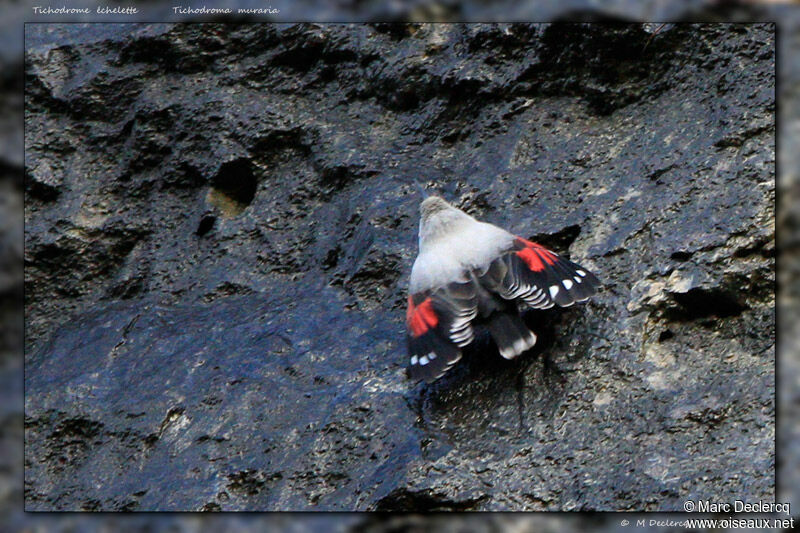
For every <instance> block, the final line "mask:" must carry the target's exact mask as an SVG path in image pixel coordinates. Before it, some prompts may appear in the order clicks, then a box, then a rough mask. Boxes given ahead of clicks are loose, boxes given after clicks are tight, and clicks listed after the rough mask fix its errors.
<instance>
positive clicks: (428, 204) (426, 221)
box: [419, 196, 472, 246]
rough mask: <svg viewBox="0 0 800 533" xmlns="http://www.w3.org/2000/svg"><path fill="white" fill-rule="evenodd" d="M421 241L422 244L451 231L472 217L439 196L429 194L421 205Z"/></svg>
mask: <svg viewBox="0 0 800 533" xmlns="http://www.w3.org/2000/svg"><path fill="white" fill-rule="evenodd" d="M419 215H420V218H419V241H420V246H422V245H423V244H424V243H425V242H427V241H430V240H434V239H436V238H438V237H439V236H441V235H443V234H446V233H447V232H448V231H451V230H452V229H453V228H454V226H457V225H458V224H462V223H464V222H465V221H468V220H472V217H470V216H469V215H467V214H466V213H464V212H463V211H461V210H460V209H458V208H456V207H453V206H452V205H450V204H449V203H447V202H446V201H444V199H442V198H441V197H439V196H428V197H427V198H425V199H424V200H422V203H421V204H420V205H419Z"/></svg>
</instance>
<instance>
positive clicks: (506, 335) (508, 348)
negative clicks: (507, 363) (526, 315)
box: [488, 312, 536, 359]
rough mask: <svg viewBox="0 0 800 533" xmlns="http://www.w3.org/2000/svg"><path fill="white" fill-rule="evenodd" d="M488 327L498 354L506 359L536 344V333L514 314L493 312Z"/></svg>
mask: <svg viewBox="0 0 800 533" xmlns="http://www.w3.org/2000/svg"><path fill="white" fill-rule="evenodd" d="M488 328H489V333H491V335H492V338H493V339H494V342H495V343H496V344H497V347H498V348H499V349H500V355H502V356H503V357H505V358H506V359H513V358H515V357H516V356H518V355H519V354H521V353H522V352H524V351H526V350H530V349H531V348H533V345H534V344H536V334H534V333H533V332H532V331H531V330H529V329H528V327H527V326H526V325H525V323H524V322H522V319H521V318H520V317H519V316H518V315H516V314H511V313H502V312H501V313H494V314H492V316H491V317H489V323H488Z"/></svg>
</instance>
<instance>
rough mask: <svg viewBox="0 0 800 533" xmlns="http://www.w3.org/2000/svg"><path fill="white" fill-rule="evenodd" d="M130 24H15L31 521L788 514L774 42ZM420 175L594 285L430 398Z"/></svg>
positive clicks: (763, 33) (595, 29)
mask: <svg viewBox="0 0 800 533" xmlns="http://www.w3.org/2000/svg"><path fill="white" fill-rule="evenodd" d="M50 28H51V29H50V30H49V31H59V29H58V27H55V29H53V27H50ZM127 28H128V29H129V32H128V33H127V34H122V33H121V32H120V28H119V27H117V28H115V30H114V34H113V35H99V36H98V35H83V36H81V35H74V32H73V33H71V34H70V35H69V39H68V40H69V42H70V44H67V45H60V46H55V45H50V44H48V43H49V42H51V40H48V39H37V36H36V33H35V30H34V31H32V32H29V34H28V35H27V37H28V39H30V42H29V46H28V48H27V55H26V61H25V74H26V78H25V87H26V109H27V114H26V138H25V142H26V147H27V151H26V161H25V163H26V181H25V199H26V206H25V207H26V209H25V223H26V225H25V231H26V235H25V236H26V245H25V261H26V272H25V276H26V278H25V289H26V302H25V309H26V318H27V322H26V330H25V334H26V339H25V343H26V353H27V356H26V380H25V386H26V405H25V435H26V441H27V447H26V450H25V470H26V472H25V473H26V476H25V501H26V508H27V509H28V510H80V509H91V510H122V509H125V510H155V509H158V510H200V509H204V510H238V509H242V510H278V509H283V510H287V509H291V510H311V509H315V510H317V509H318V510H410V509H414V510H437V509H449V510H473V509H474V510H618V509H619V510H664V511H677V510H681V508H682V503H683V501H685V500H686V499H709V500H713V501H732V500H734V499H743V500H749V501H758V500H759V499H763V500H772V499H773V498H774V495H775V489H774V470H775V450H774V439H775V423H774V419H775V399H774V395H775V387H774V384H775V371H774V363H775V359H774V347H775V312H774V309H775V294H774V284H775V275H774V272H775V258H774V255H775V246H774V239H775V210H774V208H775V145H774V127H775V122H774V113H775V95H774V91H775V77H774V67H775V41H774V31H773V30H774V28H773V26H772V25H769V24H761V25H748V26H739V25H718V26H714V25H674V26H672V25H671V26H665V27H653V26H651V25H641V24H631V25H607V26H602V25H563V24H554V25H468V26H464V25H435V24H434V25H428V24H415V25H408V26H406V25H403V26H401V25H393V24H373V25H276V26H263V25H251V26H247V25H245V26H224V25H219V26H218V25H196V26H191V25H189V26H180V25H177V26H173V25H135V26H133V25H132V26H129V27H127ZM61 31H64V32H65V33H69V32H70V31H71V30H70V29H69V28H68V27H66V26H64V27H63V30H61ZM416 179H422V180H425V181H427V182H429V183H430V184H431V185H434V184H435V185H436V186H437V187H439V189H440V190H441V192H442V194H443V195H444V196H446V197H447V198H448V199H450V200H452V201H454V202H455V203H456V204H457V205H459V206H460V207H462V208H464V209H466V210H467V211H469V212H471V213H473V214H475V215H476V216H478V217H479V218H482V219H485V220H488V221H490V222H493V223H496V224H499V225H501V226H504V227H507V228H508V229H510V230H512V231H514V232H516V233H518V234H520V235H521V236H523V237H526V238H533V239H534V240H538V241H540V242H542V243H543V244H546V245H548V246H551V247H552V248H554V249H555V250H556V251H558V252H560V253H564V254H566V255H568V256H569V257H571V258H572V259H573V260H575V261H578V262H580V263H582V264H585V265H586V266H587V267H589V268H591V269H592V270H593V271H595V272H596V273H597V274H598V275H599V276H600V278H601V279H602V280H603V281H604V284H605V286H604V289H603V291H602V292H601V293H600V294H599V295H598V296H597V297H596V298H594V299H593V300H592V301H591V302H589V303H588V304H586V305H583V306H576V307H572V308H569V309H566V310H563V311H555V312H546V313H531V314H529V315H528V316H527V320H528V322H529V325H531V327H532V328H533V329H534V330H535V331H536V332H537V334H539V336H540V338H541V341H540V343H539V344H538V346H537V348H536V349H534V350H533V352H532V353H529V354H526V355H525V356H523V357H521V358H519V359H518V360H516V361H512V362H506V361H503V360H502V359H501V358H500V357H499V356H498V355H497V353H496V350H495V349H494V346H493V345H492V344H491V342H490V341H488V340H487V339H485V338H482V339H480V340H479V341H478V342H476V343H475V345H473V346H472V347H471V348H469V349H468V350H467V352H466V353H465V359H464V361H463V362H462V364H460V365H459V366H458V367H456V368H455V369H454V370H453V371H452V372H451V373H450V374H449V375H448V376H446V377H445V378H443V379H442V380H440V381H439V382H437V383H435V384H434V385H432V386H425V385H422V384H416V383H412V382H410V381H409V380H408V379H407V378H406V377H405V371H404V365H405V362H406V355H405V348H404V340H403V335H404V333H403V332H404V326H403V319H404V306H405V284H406V282H407V276H408V272H409V270H410V265H411V262H412V260H413V257H414V254H415V252H416V242H415V239H416V237H415V232H416V223H417V216H416V206H417V203H418V197H417V196H416V195H415V193H414V192H413V191H414V188H413V181H414V180H416Z"/></svg>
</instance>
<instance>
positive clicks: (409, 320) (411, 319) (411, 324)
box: [406, 296, 439, 337]
mask: <svg viewBox="0 0 800 533" xmlns="http://www.w3.org/2000/svg"><path fill="white" fill-rule="evenodd" d="M438 323H439V318H438V317H437V316H436V312H435V311H434V310H433V302H432V301H431V299H430V297H428V298H425V300H424V301H423V302H422V303H421V304H419V305H414V299H413V298H412V297H411V296H409V297H408V311H406V324H407V325H408V330H409V331H410V332H411V335H412V336H413V337H419V336H421V335H424V334H425V333H426V332H427V331H428V330H429V329H431V328H435V327H436V325H437V324H438Z"/></svg>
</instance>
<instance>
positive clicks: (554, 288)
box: [550, 285, 558, 298]
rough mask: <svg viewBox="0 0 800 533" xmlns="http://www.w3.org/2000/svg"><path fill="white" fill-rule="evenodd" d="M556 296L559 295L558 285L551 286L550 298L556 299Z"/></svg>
mask: <svg viewBox="0 0 800 533" xmlns="http://www.w3.org/2000/svg"><path fill="white" fill-rule="evenodd" d="M556 294H558V285H551V286H550V298H555V297H556Z"/></svg>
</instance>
